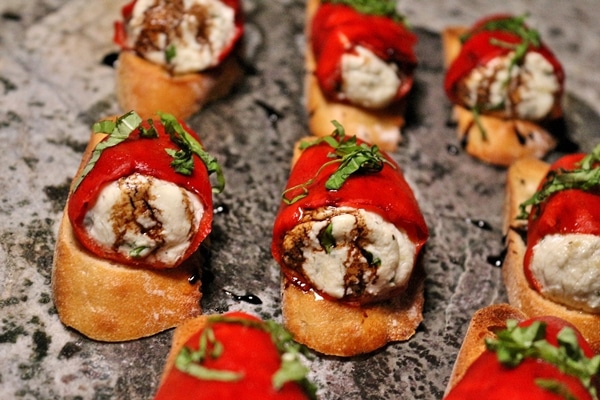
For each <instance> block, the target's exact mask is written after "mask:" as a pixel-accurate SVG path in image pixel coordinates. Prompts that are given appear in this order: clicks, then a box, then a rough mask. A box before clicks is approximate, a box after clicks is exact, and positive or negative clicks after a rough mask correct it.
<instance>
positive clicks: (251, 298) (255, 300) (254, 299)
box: [223, 289, 262, 304]
mask: <svg viewBox="0 0 600 400" xmlns="http://www.w3.org/2000/svg"><path fill="white" fill-rule="evenodd" d="M223 292H225V294H227V295H228V296H231V298H232V299H234V300H236V301H244V302H246V303H250V304H262V300H261V299H260V298H259V297H258V296H256V295H253V294H252V293H246V294H244V295H238V294H234V293H232V292H230V291H229V290H225V289H223Z"/></svg>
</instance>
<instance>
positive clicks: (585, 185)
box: [517, 144, 600, 219]
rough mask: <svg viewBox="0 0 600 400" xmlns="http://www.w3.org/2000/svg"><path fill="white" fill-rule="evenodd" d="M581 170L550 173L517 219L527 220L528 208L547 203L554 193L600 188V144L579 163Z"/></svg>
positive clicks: (521, 207)
mask: <svg viewBox="0 0 600 400" xmlns="http://www.w3.org/2000/svg"><path fill="white" fill-rule="evenodd" d="M578 166H579V168H577V169H574V170H570V171H566V170H563V169H558V170H555V171H550V172H549V174H548V177H547V179H546V181H545V182H544V184H543V185H542V187H541V188H540V189H539V190H538V191H537V192H535V193H534V194H533V196H532V197H530V198H529V199H528V200H526V201H524V202H523V203H521V204H520V205H519V209H520V212H519V215H517V219H527V218H528V217H529V212H528V211H527V207H529V206H536V205H539V204H541V203H543V202H544V201H546V200H547V199H548V198H549V197H550V196H552V195H553V194H554V193H557V192H560V191H562V190H568V189H580V190H585V191H590V190H593V189H598V188H600V144H599V145H597V146H596V147H595V148H594V149H593V150H592V152H591V153H590V154H588V155H586V156H585V157H584V158H583V159H582V160H581V161H580V162H579V163H578Z"/></svg>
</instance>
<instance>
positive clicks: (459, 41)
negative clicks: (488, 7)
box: [443, 14, 565, 166]
mask: <svg viewBox="0 0 600 400" xmlns="http://www.w3.org/2000/svg"><path fill="white" fill-rule="evenodd" d="M525 20H526V16H513V15H507V14H499V15H492V16H488V17H485V18H482V19H481V20H479V21H477V22H476V23H475V24H474V25H473V26H472V27H471V28H469V29H466V28H457V27H455V28H448V29H446V30H445V31H444V35H443V37H444V49H445V53H446V66H447V72H446V76H445V80H444V89H445V92H446V94H447V96H448V98H449V99H450V101H451V102H452V104H454V105H455V109H454V114H455V115H454V117H455V118H456V119H457V122H458V130H459V132H458V133H459V138H460V139H461V140H463V141H464V144H465V146H466V148H467V152H468V153H470V154H472V155H474V156H475V157H477V158H480V159H482V160H483V161H486V162H490V163H492V164H498V165H503V166H508V165H510V163H511V162H513V161H514V160H515V159H519V158H522V157H526V156H533V157H537V158H541V157H543V156H544V155H546V154H547V153H548V152H549V151H550V150H552V149H553V148H554V147H555V146H556V143H557V138H556V136H557V135H558V134H559V133H560V132H559V129H558V127H560V123H559V121H560V119H561V117H562V97H563V93H564V81H565V74H564V71H563V68H562V66H561V64H560V62H559V61H558V59H557V58H556V56H555V55H554V54H553V53H552V51H551V50H550V49H549V48H548V47H547V46H546V45H545V44H544V42H543V41H542V39H541V35H540V33H539V32H538V31H537V30H535V29H533V28H531V27H529V26H528V25H527V24H526V23H525Z"/></svg>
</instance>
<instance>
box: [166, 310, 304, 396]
mask: <svg viewBox="0 0 600 400" xmlns="http://www.w3.org/2000/svg"><path fill="white" fill-rule="evenodd" d="M303 355H306V351H305V349H304V348H303V347H302V346H300V345H299V344H298V343H296V342H294V341H293V339H292V337H291V335H290V334H289V333H288V332H287V331H286V330H285V329H284V328H283V327H281V326H280V325H278V324H277V323H275V322H273V321H262V320H260V319H258V318H256V317H254V316H252V315H249V314H246V313H242V312H229V313H226V314H223V315H210V316H200V317H196V318H193V319H190V320H188V321H186V322H184V323H183V324H182V325H180V326H179V327H177V329H175V334H174V336H173V343H172V347H171V351H170V352H169V355H168V357H167V362H166V365H165V368H164V371H163V375H162V378H161V383H160V386H159V388H158V392H157V393H156V397H155V400H168V399H196V398H203V399H220V400H228V399H231V400H236V399H240V398H243V399H248V400H254V399H256V400H270V399H273V400H275V399H298V400H300V399H314V398H316V397H315V393H316V387H315V386H314V385H313V384H312V383H311V382H310V381H309V380H308V379H307V374H308V372H309V370H308V368H306V367H305V366H304V365H303V364H302V356H303Z"/></svg>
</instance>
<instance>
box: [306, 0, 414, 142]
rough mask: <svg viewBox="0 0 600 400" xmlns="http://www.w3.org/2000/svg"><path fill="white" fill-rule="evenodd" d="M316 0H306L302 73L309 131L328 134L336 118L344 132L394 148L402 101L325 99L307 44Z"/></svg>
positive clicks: (402, 115) (403, 105)
mask: <svg viewBox="0 0 600 400" xmlns="http://www.w3.org/2000/svg"><path fill="white" fill-rule="evenodd" d="M319 3H320V1H319V0H308V2H307V6H306V10H307V12H306V21H307V23H306V38H307V41H306V50H305V62H306V74H305V82H304V88H305V101H306V109H307V112H308V127H309V131H310V132H311V133H312V134H313V135H315V136H319V137H323V136H329V135H331V132H333V130H334V126H333V125H332V124H331V121H332V120H336V121H338V122H339V123H340V124H342V126H343V127H344V128H345V129H346V131H347V132H353V134H355V135H356V136H357V137H359V138H360V139H362V140H364V141H366V142H369V143H372V144H376V145H377V146H378V147H379V148H381V149H382V150H385V151H394V150H396V149H397V148H398V145H399V143H401V140H402V135H401V131H400V130H401V128H402V127H403V126H404V124H405V119H404V113H405V109H406V101H401V102H396V103H393V104H392V105H390V106H389V107H386V108H383V109H378V110H372V109H366V108H362V107H358V106H354V105H352V104H345V103H339V102H334V101H330V100H328V99H326V98H325V96H324V95H323V92H322V91H321V88H320V86H319V83H318V81H317V78H316V77H315V74H314V71H315V68H316V67H315V59H314V56H313V52H312V50H311V45H310V21H312V17H313V15H314V14H315V12H316V10H317V8H318V6H319Z"/></svg>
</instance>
